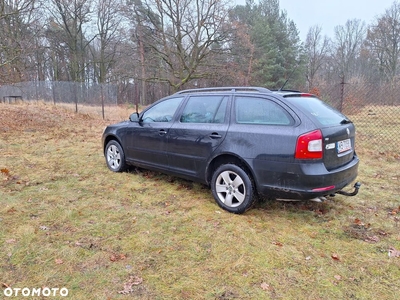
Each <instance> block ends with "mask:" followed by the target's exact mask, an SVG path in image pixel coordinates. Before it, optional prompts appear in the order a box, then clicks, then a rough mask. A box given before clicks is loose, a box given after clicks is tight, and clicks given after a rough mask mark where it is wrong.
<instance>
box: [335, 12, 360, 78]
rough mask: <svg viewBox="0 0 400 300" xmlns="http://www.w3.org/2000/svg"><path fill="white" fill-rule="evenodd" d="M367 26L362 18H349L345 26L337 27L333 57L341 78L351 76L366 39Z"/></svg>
mask: <svg viewBox="0 0 400 300" xmlns="http://www.w3.org/2000/svg"><path fill="white" fill-rule="evenodd" d="M365 34H366V28H365V24H364V22H361V20H357V19H354V20H348V21H347V22H346V24H345V25H344V26H336V27H335V41H334V53H333V58H334V62H335V65H336V68H337V71H338V72H339V74H340V77H341V79H342V80H343V82H344V80H345V78H349V77H350V76H351V75H353V74H352V72H353V70H355V63H356V59H357V57H358V55H359V54H360V49H361V45H362V43H363V41H364V39H365Z"/></svg>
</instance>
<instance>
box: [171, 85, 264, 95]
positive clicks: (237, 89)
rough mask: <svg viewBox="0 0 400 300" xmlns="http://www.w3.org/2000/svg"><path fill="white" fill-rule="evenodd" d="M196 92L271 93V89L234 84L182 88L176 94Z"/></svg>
mask: <svg viewBox="0 0 400 300" xmlns="http://www.w3.org/2000/svg"><path fill="white" fill-rule="evenodd" d="M194 92H205V93H212V92H258V93H270V92H271V91H270V90H269V89H267V88H263V87H257V86H233V87H211V88H197V89H189V90H182V91H179V92H176V93H175V94H186V93H194Z"/></svg>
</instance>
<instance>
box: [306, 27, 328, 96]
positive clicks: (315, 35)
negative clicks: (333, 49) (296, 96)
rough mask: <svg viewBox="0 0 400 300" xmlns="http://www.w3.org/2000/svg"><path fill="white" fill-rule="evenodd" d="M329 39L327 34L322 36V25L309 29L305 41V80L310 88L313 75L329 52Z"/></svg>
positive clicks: (313, 78)
mask: <svg viewBox="0 0 400 300" xmlns="http://www.w3.org/2000/svg"><path fill="white" fill-rule="evenodd" d="M329 44H330V40H329V38H328V37H327V36H325V37H322V27H321V26H317V25H316V26H313V27H311V28H310V29H309V31H308V33H307V37H306V42H305V50H306V54H307V59H308V63H307V75H306V76H307V81H308V87H309V89H310V90H311V89H312V88H313V87H314V84H315V77H316V75H317V73H318V71H319V70H320V69H321V68H322V66H323V64H324V61H325V60H326V58H327V55H328V52H329Z"/></svg>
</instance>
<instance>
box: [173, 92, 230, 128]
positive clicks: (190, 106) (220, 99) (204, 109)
mask: <svg viewBox="0 0 400 300" xmlns="http://www.w3.org/2000/svg"><path fill="white" fill-rule="evenodd" d="M227 102H228V97H226V96H225V97H224V96H192V97H190V98H189V100H188V102H187V104H186V107H185V109H184V111H183V113H182V116H181V118H180V121H181V122H182V123H223V122H224V120H225V112H226V105H227Z"/></svg>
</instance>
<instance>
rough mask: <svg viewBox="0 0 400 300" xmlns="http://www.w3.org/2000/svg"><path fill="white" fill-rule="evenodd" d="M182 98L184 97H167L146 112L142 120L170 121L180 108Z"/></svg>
mask: <svg viewBox="0 0 400 300" xmlns="http://www.w3.org/2000/svg"><path fill="white" fill-rule="evenodd" d="M182 99H183V97H179V98H172V99H167V100H165V101H162V102H160V103H158V104H156V105H154V106H153V107H151V108H150V109H149V110H147V111H146V112H144V114H143V116H142V122H143V123H151V122H170V121H171V120H172V117H173V116H174V114H175V112H176V110H177V109H178V107H179V104H180V103H181V102H182Z"/></svg>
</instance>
